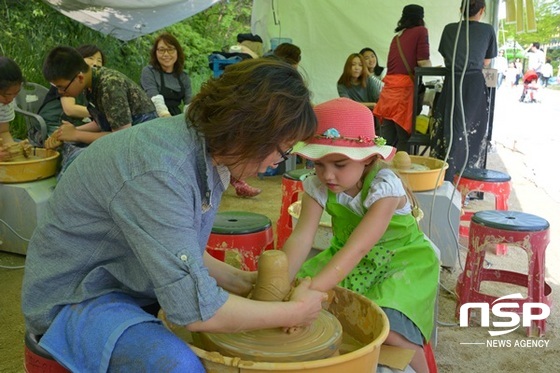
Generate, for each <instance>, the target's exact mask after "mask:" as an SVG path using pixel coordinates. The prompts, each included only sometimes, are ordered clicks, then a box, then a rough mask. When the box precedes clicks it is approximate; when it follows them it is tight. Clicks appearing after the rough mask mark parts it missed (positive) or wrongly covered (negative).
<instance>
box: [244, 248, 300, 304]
mask: <svg viewBox="0 0 560 373" xmlns="http://www.w3.org/2000/svg"><path fill="white" fill-rule="evenodd" d="M258 271H259V272H258V275H257V282H256V284H255V288H254V289H253V293H252V296H251V298H252V299H254V300H261V301H282V300H284V298H286V296H287V295H288V294H289V293H290V290H291V285H290V279H289V275H288V257H287V256H286V254H285V253H284V252H283V251H281V250H266V251H264V252H263V253H262V254H261V255H260V257H259V262H258Z"/></svg>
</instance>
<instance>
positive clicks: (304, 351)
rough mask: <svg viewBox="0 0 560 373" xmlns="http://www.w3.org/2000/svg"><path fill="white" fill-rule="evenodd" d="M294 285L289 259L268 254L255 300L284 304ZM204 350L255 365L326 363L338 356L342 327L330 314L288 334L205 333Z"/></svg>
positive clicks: (260, 265)
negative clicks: (244, 360) (248, 361)
mask: <svg viewBox="0 0 560 373" xmlns="http://www.w3.org/2000/svg"><path fill="white" fill-rule="evenodd" d="M290 291H291V284H290V280H289V275H288V259H287V257H286V254H285V253H284V252H283V251H280V250H268V251H265V252H264V253H263V254H261V256H260V257H259V262H258V276H257V282H256V284H255V288H254V290H253V292H252V294H251V298H252V299H255V300H260V301H282V300H286V299H287V298H289V295H290ZM200 338H201V341H202V343H203V344H204V347H205V348H206V349H207V350H209V351H218V352H220V353H221V354H222V355H224V356H230V357H239V358H241V359H246V360H251V361H269V362H297V361H310V360H318V359H324V358H328V357H331V356H335V355H336V354H338V349H339V346H340V344H341V342H342V325H341V324H340V322H339V321H338V319H337V318H336V317H335V316H333V315H332V314H331V313H329V312H328V311H326V310H323V311H321V313H320V315H319V317H318V318H317V320H315V322H314V323H313V324H312V325H310V326H308V327H302V328H295V329H292V332H290V333H286V332H285V331H284V330H283V329H282V328H274V329H262V330H253V331H249V332H242V333H201V334H200Z"/></svg>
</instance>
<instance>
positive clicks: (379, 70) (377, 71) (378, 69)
mask: <svg viewBox="0 0 560 373" xmlns="http://www.w3.org/2000/svg"><path fill="white" fill-rule="evenodd" d="M366 52H371V53H373V55H374V56H375V61H377V62H376V63H375V67H374V68H373V73H374V74H375V75H377V76H380V75H381V73H382V72H383V70H384V69H385V68H384V67H383V66H380V65H379V58H377V53H375V51H374V50H373V49H371V48H369V47H365V48H362V50H361V51H360V54H361V55H362V56H363V55H364V53H366Z"/></svg>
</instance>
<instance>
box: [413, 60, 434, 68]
mask: <svg viewBox="0 0 560 373" xmlns="http://www.w3.org/2000/svg"><path fill="white" fill-rule="evenodd" d="M416 63H417V64H418V66H420V67H431V66H432V61H430V60H419V61H416Z"/></svg>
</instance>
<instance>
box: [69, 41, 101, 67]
mask: <svg viewBox="0 0 560 373" xmlns="http://www.w3.org/2000/svg"><path fill="white" fill-rule="evenodd" d="M76 50H77V51H78V53H79V54H81V55H82V57H83V58H87V57H92V56H93V55H94V54H96V53H97V52H99V54H101V63H102V64H103V66H105V65H106V64H107V59H106V58H105V53H103V51H102V50H101V49H99V47H98V46H97V45H94V44H84V45H80V46H79V47H78V48H76Z"/></svg>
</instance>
